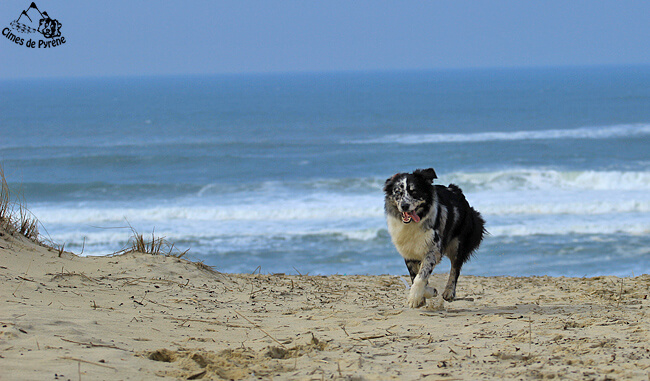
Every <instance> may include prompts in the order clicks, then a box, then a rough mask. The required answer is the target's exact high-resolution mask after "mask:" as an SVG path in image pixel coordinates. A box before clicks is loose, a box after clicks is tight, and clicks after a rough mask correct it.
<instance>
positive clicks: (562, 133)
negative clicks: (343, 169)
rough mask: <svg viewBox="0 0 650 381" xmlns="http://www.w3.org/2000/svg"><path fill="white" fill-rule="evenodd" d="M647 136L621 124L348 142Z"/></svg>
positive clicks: (648, 131)
mask: <svg viewBox="0 0 650 381" xmlns="http://www.w3.org/2000/svg"><path fill="white" fill-rule="evenodd" d="M644 135H650V124H622V125H614V126H601V127H581V128H574V129H567V130H537V131H494V132H477V133H465V134H390V135H384V136H380V137H378V138H373V139H362V140H351V141H346V142H344V143H354V144H391V143H398V144H431V143H471V142H489V141H511V140H540V139H609V138H619V137H636V136H644Z"/></svg>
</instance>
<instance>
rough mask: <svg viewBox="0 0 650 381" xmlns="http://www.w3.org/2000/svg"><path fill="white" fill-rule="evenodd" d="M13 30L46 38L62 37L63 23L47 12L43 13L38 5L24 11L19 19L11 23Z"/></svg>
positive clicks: (34, 4) (32, 5) (33, 4)
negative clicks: (37, 33) (37, 34)
mask: <svg viewBox="0 0 650 381" xmlns="http://www.w3.org/2000/svg"><path fill="white" fill-rule="evenodd" d="M10 25H11V28H12V29H14V30H16V31H17V32H19V33H36V32H39V33H41V34H43V37H45V38H54V37H61V23H60V22H59V20H56V19H53V18H51V17H50V16H49V15H48V14H47V12H45V11H43V12H41V11H40V10H39V9H38V7H37V6H36V3H32V4H31V5H30V6H29V8H27V9H26V10H24V11H22V12H21V13H20V16H18V18H17V19H15V20H14V21H12V22H11V24H10Z"/></svg>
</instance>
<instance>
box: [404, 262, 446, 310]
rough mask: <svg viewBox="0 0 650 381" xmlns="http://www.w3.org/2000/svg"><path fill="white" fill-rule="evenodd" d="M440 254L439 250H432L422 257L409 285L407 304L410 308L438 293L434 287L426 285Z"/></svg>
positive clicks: (417, 306)
mask: <svg viewBox="0 0 650 381" xmlns="http://www.w3.org/2000/svg"><path fill="white" fill-rule="evenodd" d="M441 258H442V254H441V253H440V250H434V251H430V252H428V253H427V255H425V256H424V259H422V262H421V264H420V271H419V272H418V275H416V276H415V279H413V285H412V286H411V291H409V297H408V304H409V307H411V308H419V307H422V306H423V305H424V303H425V302H426V298H431V297H434V296H436V295H437V294H438V292H437V291H436V289H435V288H433V287H427V285H428V283H429V276H431V272H432V271H433V268H434V267H436V265H437V264H438V262H440V259H441Z"/></svg>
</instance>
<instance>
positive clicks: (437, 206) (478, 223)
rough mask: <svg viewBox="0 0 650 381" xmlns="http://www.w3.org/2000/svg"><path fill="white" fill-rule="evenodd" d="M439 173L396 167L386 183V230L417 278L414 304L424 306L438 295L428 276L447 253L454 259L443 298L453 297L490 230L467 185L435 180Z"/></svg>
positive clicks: (412, 294)
mask: <svg viewBox="0 0 650 381" xmlns="http://www.w3.org/2000/svg"><path fill="white" fill-rule="evenodd" d="M436 178H437V176H436V172H435V171H434V170H433V168H428V169H418V170H416V171H414V172H413V173H398V174H396V175H394V176H392V177H391V178H389V179H388V180H386V183H385V185H384V193H385V200H384V209H385V213H386V221H387V224H388V232H389V233H390V237H391V240H392V241H393V244H394V245H395V248H396V249H397V251H398V252H399V253H400V255H401V256H402V257H403V258H404V262H405V263H406V268H407V269H408V271H409V275H410V276H411V282H412V283H413V285H412V286H411V289H410V291H409V295H408V305H409V306H410V307H411V308H419V307H422V306H423V305H424V304H425V302H426V299H427V298H432V297H435V296H436V295H437V291H436V289H435V288H433V287H428V280H429V276H430V275H431V272H432V271H433V268H434V267H435V266H436V265H437V264H438V263H440V260H441V259H442V256H443V255H445V256H447V257H448V258H449V260H450V261H451V270H450V271H449V280H448V281H447V286H446V287H445V290H444V292H443V293H442V298H443V299H444V300H446V301H449V302H451V301H453V300H454V298H455V297H456V282H457V281H458V276H459V275H460V269H461V267H462V266H463V264H464V263H465V262H467V261H468V260H469V258H470V257H471V256H472V254H473V253H474V252H475V251H476V249H478V247H479V245H480V244H481V241H482V240H483V236H484V235H485V234H486V233H487V231H486V230H485V220H484V219H483V217H481V214H480V213H479V212H477V211H476V210H474V208H472V207H471V206H470V205H469V203H468V202H467V199H466V198H465V195H463V191H462V190H461V189H460V188H459V187H458V186H457V185H454V184H449V186H443V185H433V180H434V179H436Z"/></svg>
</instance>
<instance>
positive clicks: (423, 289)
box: [408, 278, 435, 308]
mask: <svg viewBox="0 0 650 381" xmlns="http://www.w3.org/2000/svg"><path fill="white" fill-rule="evenodd" d="M431 290H434V291H435V289H433V287H427V283H426V282H424V281H421V280H420V279H418V278H415V281H413V286H411V290H410V291H409V297H408V305H409V307H411V308H419V307H422V306H423V305H424V303H426V301H427V299H426V298H427V294H428V293H431Z"/></svg>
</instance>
